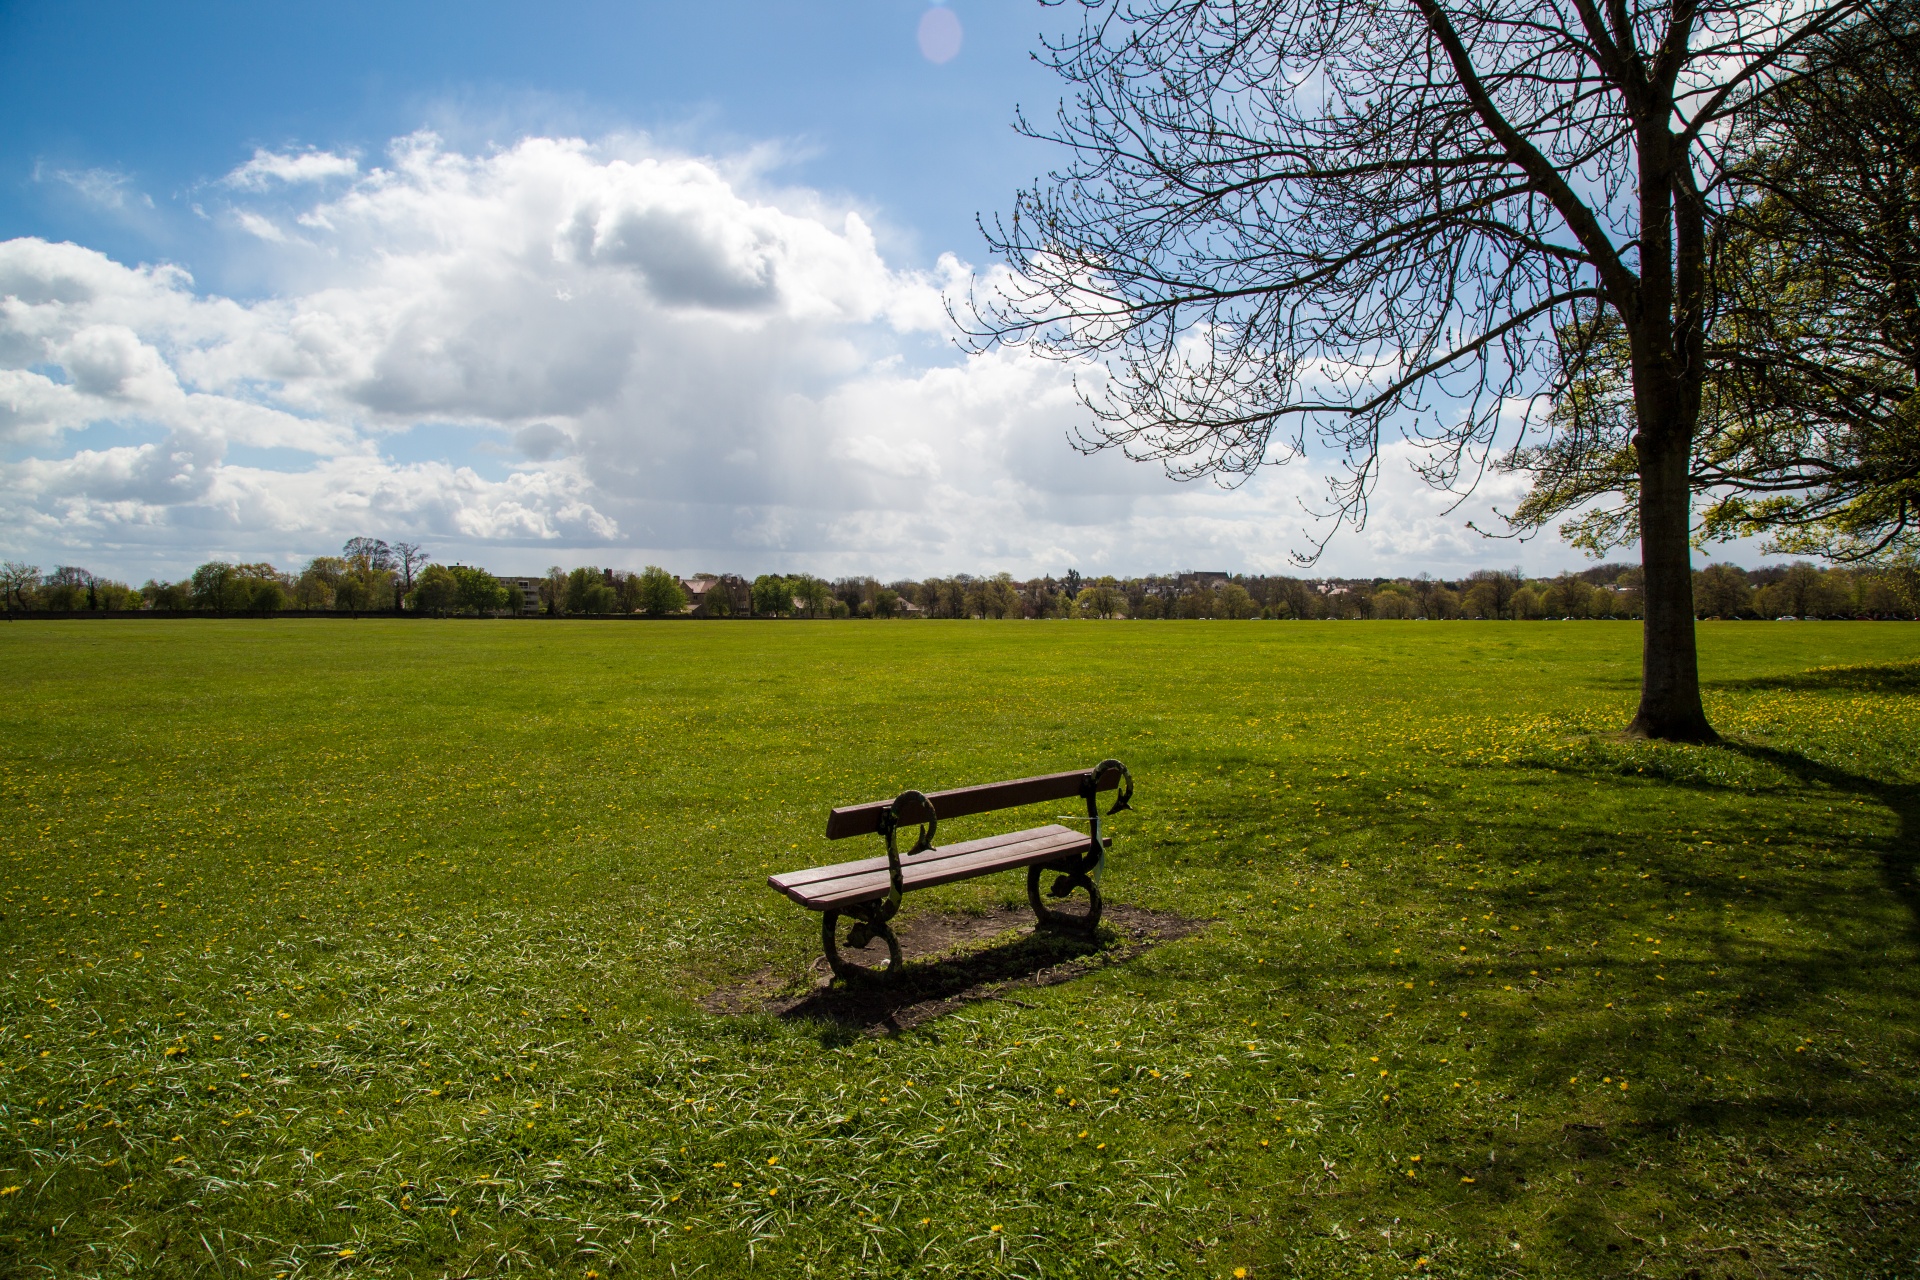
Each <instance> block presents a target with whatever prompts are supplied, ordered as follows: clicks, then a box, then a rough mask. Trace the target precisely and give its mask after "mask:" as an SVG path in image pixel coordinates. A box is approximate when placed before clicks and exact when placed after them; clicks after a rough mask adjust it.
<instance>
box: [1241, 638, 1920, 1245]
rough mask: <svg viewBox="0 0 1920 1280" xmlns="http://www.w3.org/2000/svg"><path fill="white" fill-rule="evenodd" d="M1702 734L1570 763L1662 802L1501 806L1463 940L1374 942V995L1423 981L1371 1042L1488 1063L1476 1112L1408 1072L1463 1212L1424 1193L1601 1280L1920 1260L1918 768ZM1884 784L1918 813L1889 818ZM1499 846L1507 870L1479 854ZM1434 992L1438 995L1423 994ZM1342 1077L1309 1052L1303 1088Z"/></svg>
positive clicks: (1311, 988) (1490, 824)
mask: <svg viewBox="0 0 1920 1280" xmlns="http://www.w3.org/2000/svg"><path fill="white" fill-rule="evenodd" d="M1893 670H1895V672H1897V674H1905V668H1893ZM1887 679H1889V676H1887V674H1885V670H1880V668H1874V670H1870V672H1868V674H1864V676H1862V674H1860V672H1859V670H1837V672H1809V674H1805V677H1795V681H1799V683H1789V685H1786V687H1801V689H1876V691H1885V689H1887V687H1889V683H1887ZM1774 687H1780V685H1774ZM1720 752H1724V754H1722V756H1720V760H1722V764H1720V766H1715V764H1713V760H1709V758H1707V756H1713V754H1720ZM1688 754H1690V756H1693V758H1695V760H1693V764H1688V766H1686V768H1684V770H1680V771H1676V773H1674V775H1672V777H1653V775H1651V768H1647V771H1645V773H1642V771H1640V768H1638V766H1640V764H1644V762H1642V760H1640V758H1636V760H1634V766H1636V771H1634V773H1624V775H1622V771H1620V770H1617V768H1609V762H1605V760H1599V758H1594V760H1588V762H1584V768H1580V766H1574V768H1569V764H1567V762H1555V766H1557V770H1559V771H1561V773H1563V775H1584V777H1582V783H1580V785H1584V781H1586V777H1592V779H1594V781H1603V783H1628V787H1626V789H1622V791H1617V793H1615V796H1613V798H1615V800H1619V802H1620V804H1626V806H1636V808H1638V806H1644V810H1642V814H1640V816H1638V818H1634V819H1626V821H1622V818H1620V816H1619V812H1617V810H1615V808H1611V806H1609V804H1596V808H1594V810H1592V812H1590V814H1582V812H1580V810H1578V808H1574V806H1576V804H1578V794H1576V793H1572V794H1563V800H1565V802H1567V806H1565V808H1557V810H1555V808H1548V812H1544V814H1542V812H1540V806H1530V796H1521V798H1517V800H1515V802H1511V804H1509V806H1507V812H1505V814H1498V812H1488V814H1476V816H1475V823H1476V825H1478V827H1480V835H1482V842H1480V844H1478V848H1476V852H1475V854H1467V856H1465V858H1459V860H1457V862H1455V858H1450V862H1448V867H1450V869H1448V871H1440V873H1438V875H1450V873H1452V875H1455V879H1459V881H1469V877H1471V881H1469V883H1463V885H1459V887H1455V889H1453V890H1452V892H1448V894H1446V898H1448V900H1450V902H1457V904H1459V910H1455V912H1452V915H1461V917H1463V919H1459V921H1457V925H1455V923H1453V921H1452V919H1434V921H1432V933H1434V936H1432V942H1434V944H1438V954H1436V956H1434V958H1432V960H1419V961H1413V963H1411V965H1407V963H1405V961H1402V963H1400V965H1398V967H1396V961H1394V960H1390V958H1386V956H1373V958H1367V956H1363V954H1354V952H1350V954H1352V956H1354V958H1356V960H1357V961H1359V963H1357V965H1354V967H1352V969H1348V973H1346V975H1344V977H1346V981H1350V983H1352V986H1350V994H1348V1000H1352V1004H1348V1006H1346V1007H1348V1009H1361V1007H1363V1002H1365V1000H1367V998H1369V996H1373V998H1377V996H1375V992H1379V990H1380V988H1382V986H1384V988H1388V990H1392V988H1396V986H1398V988H1405V990H1407V992H1409V996H1404V998H1400V996H1396V1004H1398V1007H1396V1011H1394V1015H1392V1017H1394V1021H1392V1023H1384V1021H1377V1023H1373V1027H1367V1029H1361V1031H1357V1034H1373V1036H1382V1038H1384V1036H1386V1034H1392V1032H1398V1034H1407V1036H1409V1040H1407V1042H1404V1048H1402V1050H1400V1052H1405V1055H1407V1061H1409V1075H1411V1073H1413V1071H1419V1069H1417V1067H1413V1063H1417V1061H1421V1059H1425V1063H1423V1067H1425V1065H1430V1063H1434V1061H1448V1057H1452V1059H1453V1061H1455V1063H1459V1061H1469V1063H1476V1065H1478V1071H1480V1079H1478V1080H1467V1082H1465V1090H1467V1092H1478V1100H1476V1105H1465V1107H1457V1109H1455V1107H1448V1105H1432V1094H1427V1096H1425V1098H1421V1092H1419V1090H1421V1088H1425V1086H1430V1084H1428V1080H1419V1084H1411V1086H1409V1094H1413V1100H1411V1103H1409V1105H1411V1107H1419V1109H1421V1115H1419V1119H1417V1121H1415V1128H1417V1132H1419V1134H1421V1140H1423V1142H1425V1144H1427V1159H1425V1161H1423V1169H1425V1173H1428V1174H1436V1173H1438V1174H1442V1176H1440V1180H1438V1182H1436V1184H1434V1186H1432V1188H1430V1190H1432V1194H1434V1196H1438V1197H1440V1201H1442V1203H1440V1205H1438V1207H1434V1205H1432V1203H1428V1205H1425V1207H1423V1209H1421V1211H1423V1213H1425V1211H1434V1213H1444V1215H1446V1217H1444V1219H1440V1217H1432V1219H1430V1221H1432V1222H1440V1221H1444V1222H1446V1224H1448V1226H1450V1228H1467V1230H1469V1234H1475V1232H1480V1230H1484V1232H1488V1234H1492V1236H1496V1238H1498V1236H1505V1234H1507V1232H1509V1230H1517V1232H1519V1234H1515V1240H1519V1236H1521V1234H1524V1232H1528V1230H1536V1232H1542V1234H1546V1236H1551V1238H1555V1240H1557V1242H1559V1244H1561V1245H1565V1249H1567V1251H1569V1253H1571V1255H1576V1257H1582V1259H1588V1261H1590V1265H1592V1270H1580V1272H1576V1274H1596V1276H1597V1274H1630V1272H1634V1274H1661V1276H1672V1278H1680V1276H1690V1278H1695V1280H1699V1278H1709V1276H1724V1278H1728V1280H1732V1278H1734V1276H1740V1278H1747V1276H1772V1274H1811V1272H1820V1274H1836V1276H1837V1274H1859V1276H1889V1274H1920V1176H1916V1174H1914V1169H1916V1163H1914V1161H1916V1159H1920V1140H1916V1136H1914V1125H1912V1111H1914V1075H1912V1046H1914V1032H1912V1023H1910V1021H1908V1019H1910V1017H1912V1009H1914V1007H1920V963H1916V958H1920V885H1916V879H1920V785H1912V783H1907V781H1885V779H1878V777H1870V775H1864V773H1857V771H1851V770H1847V768H1836V766H1832V764H1826V762H1822V760H1814V758H1811V756H1807V754H1801V752H1797V750H1786V748H1778V747H1766V745H1757V743H1743V741H1724V743H1718V745H1716V747H1701V748H1690V752H1688ZM1682 764H1686V762H1682ZM1726 766H1736V768H1734V771H1736V773H1740V771H1751V770H1753V768H1755V766H1764V771H1766V773H1768V775H1770V777H1772V781H1770V783H1768V785H1766V787H1764V791H1766V793H1774V794H1770V796H1768V800H1766V802H1768V804H1776V802H1778V804H1784V806H1788V810H1789V814H1788V816H1789V831H1788V835H1789V839H1788V842H1786V844H1778V842H1776V844H1772V846H1766V848H1763V844H1761V831H1753V829H1749V827H1747V825H1745V823H1747V821H1749V818H1747V810H1745V808H1743V806H1738V804H1734V806H1728V808H1720V804H1718V802H1716V800H1713V802H1711V800H1709V796H1715V794H1718V796H1728V794H1730V793H1747V794H1755V793H1753V789H1751V783H1749V785H1740V783H1738V781H1732V783H1728V781H1722V779H1718V777H1716V775H1718V773H1726V771H1728V768H1726ZM1511 768H1517V770H1519V768H1528V770H1530V768H1532V766H1523V764H1515V766H1511ZM1548 777H1549V775H1540V779H1538V781H1546V779H1548ZM1528 781H1534V779H1528ZM1563 781H1565V777H1563ZM1857 802H1866V804H1872V806H1884V808H1885V810H1887V816H1891V818H1893V821H1891V823H1887V821H1884V819H1882V821H1872V823H1866V825H1862V823H1859V821H1857V819H1855V818H1851V816H1853V814H1860V806H1859V804H1857ZM1563 818H1571V819H1574V821H1571V823H1559V819H1563ZM1889 827H1891V831H1889ZM1630 833H1634V835H1630ZM1427 835H1428V839H1432V833H1427ZM1636 837H1645V842H1644V846H1636ZM1690 837H1692V839H1690ZM1747 837H1751V841H1753V844H1751V846H1747V844H1745V842H1743V841H1745V839H1747ZM1772 837H1774V841H1780V831H1772ZM1459 839H1463V841H1473V835H1471V833H1467V831H1461V833H1459ZM1709 842H1711V844H1709ZM1628 850H1630V852H1628ZM1446 852H1448V854H1452V850H1446ZM1482 858H1484V862H1486V867H1484V885H1486V887H1484V889H1482V887H1480V883H1478V881H1482V871H1480V869H1478V867H1475V869H1471V871H1467V873H1465V875H1461V865H1459V864H1461V862H1465V864H1469V865H1471V864H1475V862H1478V860H1482ZM1542 860H1544V862H1546V864H1549V865H1551V864H1561V865H1563V867H1567V873H1565V875H1551V873H1549V879H1548V883H1540V879H1536V875H1530V873H1528V869H1530V867H1536V865H1538V864H1540V862H1542ZM1576 864H1578V865H1576ZM1588 864H1592V865H1588ZM1609 867H1611V875H1609V873H1607V871H1609ZM1642 873H1649V875H1647V877H1645V879H1644V877H1642ZM1549 885H1551V887H1549ZM1438 889H1440V887H1438V885H1436V890H1438ZM1459 889H1469V890H1471V898H1469V894H1461V892H1459ZM1475 890H1476V892H1475ZM1469 902H1473V906H1475V910H1473V912H1469V910H1467V904H1469ZM1467 915H1471V917H1473V919H1465V917H1467ZM1482 921H1484V923H1486V927H1484V929H1482V927H1480V925H1482ZM1511 925H1519V929H1509V927H1511ZM1496 938H1498V940H1496ZM1549 944H1551V946H1549ZM1455 946H1459V952H1461V954H1459V956H1457V960H1455V956H1453V952H1455ZM1469 948H1471V954H1473V960H1469ZM1396 956H1398V952H1396ZM1302 969H1304V971H1302V981H1300V983H1298V984H1296V988H1294V992H1292V996H1294V998H1298V1002H1300V1004H1302V1006H1304V1007H1308V1009H1311V1007H1313V1006H1319V1007H1321V1011H1323V1013H1325V1015H1327V1017H1329V1019H1332V1025H1331V1027H1329V1032H1327V1034H1329V1036H1332V1038H1340V1036H1356V1029H1354V1025H1352V1017H1354V1015H1352V1013H1338V1011H1336V1009H1338V1006H1332V1004H1329V1002H1327V992H1325V988H1323V986H1321V984H1317V983H1313V981H1311V979H1313V977H1317V975H1315V973H1311V965H1304V967H1302ZM1252 973H1254V971H1252V969H1248V971H1246V975H1248V977H1252ZM1409 977H1417V979H1438V986H1432V988H1430V990H1428V984H1427V983H1425V981H1423V983H1421V986H1417V988H1415V986H1407V984H1405V983H1404V979H1409ZM1413 990H1419V992H1421V996H1425V1000H1423V1002H1419V1004H1411V992H1413ZM1463 1015H1465V1017H1463ZM1388 1029H1392V1032H1388ZM1461 1052H1463V1054H1461ZM1442 1055H1444V1057H1442ZM1382 1065H1384V1063H1382ZM1453 1069H1455V1071H1457V1069H1459V1067H1457V1065H1455V1067H1453ZM1283 1071H1284V1069H1283ZM1442 1071H1446V1069H1442ZM1415 1079H1419V1077H1415ZM1626 1084H1630V1088H1624V1090H1622V1086H1626ZM1323 1086H1325V1080H1323V1079H1321V1077H1315V1075H1311V1073H1306V1071H1302V1075H1300V1079H1298V1086H1296V1088H1298V1090H1300V1092H1302V1094H1309V1092H1313V1090H1319V1088H1323ZM1440 1088H1446V1090H1452V1088H1453V1086H1450V1084H1446V1082H1442V1084H1440ZM1453 1096H1455V1098H1461V1096H1467V1094H1465V1092H1463V1094H1453ZM1442 1098H1446V1094H1442ZM1396 1105H1398V1102H1396ZM1382 1121H1384V1123H1388V1125H1390V1123H1392V1121H1390V1119H1388V1117H1386V1113H1382ZM1382 1176H1384V1174H1382ZM1402 1176H1404V1174H1402ZM1348 1178H1350V1182H1354V1174H1348ZM1363 1186H1365V1184H1363V1182H1361V1184H1359V1188H1363ZM1409 1186H1411V1184H1409ZM1359 1188H1354V1186H1348V1188H1342V1190H1340V1192H1329V1194H1331V1196H1344V1194H1352V1192H1354V1190H1359ZM1442 1188H1444V1190H1442ZM1357 1203H1371V1201H1357V1199H1356V1205H1357ZM1346 1211H1350V1213H1352V1211H1359V1209H1346ZM1369 1211H1371V1209H1369ZM1469 1224H1471V1226H1469Z"/></svg>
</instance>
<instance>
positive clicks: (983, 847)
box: [767, 760, 1133, 979]
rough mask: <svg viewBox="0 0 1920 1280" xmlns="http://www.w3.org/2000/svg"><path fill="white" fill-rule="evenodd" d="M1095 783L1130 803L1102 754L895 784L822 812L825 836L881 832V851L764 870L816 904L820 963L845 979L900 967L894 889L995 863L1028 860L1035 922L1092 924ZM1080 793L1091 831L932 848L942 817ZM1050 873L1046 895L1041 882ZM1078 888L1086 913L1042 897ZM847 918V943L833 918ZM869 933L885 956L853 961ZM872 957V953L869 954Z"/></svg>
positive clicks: (1053, 828) (1046, 830)
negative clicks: (1090, 763)
mask: <svg viewBox="0 0 1920 1280" xmlns="http://www.w3.org/2000/svg"><path fill="white" fill-rule="evenodd" d="M1102 791H1116V792H1117V793H1118V794H1117V795H1116V796H1115V797H1114V801H1113V805H1112V807H1111V808H1109V809H1108V810H1107V815H1108V816H1111V815H1113V814H1116V813H1119V812H1120V811H1121V810H1123V809H1127V808H1129V807H1131V806H1130V805H1129V804H1128V801H1130V800H1132V799H1133V775H1131V774H1130V773H1128V772H1127V766H1125V765H1124V764H1121V763H1120V762H1119V761H1118V760H1102V761H1101V762H1100V763H1099V764H1097V765H1095V766H1094V767H1093V768H1091V769H1082V770H1074V771H1072V772H1069V773H1049V774H1043V775H1041V776H1040V777H1037V778H1015V779H1013V780H1011V781H1008V782H989V783H986V784H984V785H981V786H974V787H960V788H957V789H955V790H952V791H935V792H933V793H932V794H924V793H922V792H919V791H902V792H901V793H900V794H899V795H897V796H895V797H894V798H893V799H891V800H875V801H872V802H870V803H868V804H856V805H847V806H845V807H843V808H839V809H835V810H833V811H832V812H831V813H829V814H828V815H827V839H829V840H844V839H846V838H847V837H848V836H865V835H879V836H880V837H881V838H882V839H884V840H885V841H886V842H887V854H886V856H885V857H884V858H881V857H874V858H862V859H860V860H858V861H855V862H841V863H836V864H834V865H833V866H828V867H810V868H808V869H807V870H804V871H788V872H785V873H783V874H780V875H773V876H768V877H767V883H768V884H770V885H772V886H773V887H774V888H776V889H778V890H779V891H780V892H782V893H784V894H786V895H787V896H788V897H789V898H792V899H793V900H794V901H795V902H797V903H799V904H800V905H801V906H803V907H806V908H807V909H808V910H810V911H818V912H820V913H821V919H820V940H821V946H822V947H823V949H824V950H825V951H826V953H827V963H828V964H829V965H831V966H833V971H834V973H835V974H837V975H838V976H840V977H842V978H848V979H852V978H856V977H860V976H863V975H867V974H871V973H875V972H880V971H884V972H887V973H893V972H897V971H898V970H899V968H900V940H899V939H898V938H896V937H895V936H894V932H893V929H892V927H891V926H890V925H889V924H888V923H887V922H888V921H889V920H891V919H892V918H893V915H894V913H895V912H896V911H898V910H899V909H900V898H901V895H903V894H905V893H907V892H908V891H909V890H913V889H931V888H932V887H934V886H935V885H941V884H952V883H954V882H955V881H957V880H971V879H973V878H974V877H975V876H985V875H992V874H993V873H994V872H996V871H1011V870H1014V869H1016V868H1019V867H1025V868H1026V869H1027V901H1028V902H1029V903H1031V904H1032V905H1033V914H1034V916H1035V917H1036V918H1037V919H1038V921H1039V922H1040V923H1041V924H1042V925H1048V926H1053V927H1060V928H1079V929H1084V930H1087V931H1089V932H1091V931H1092V930H1093V928H1094V927H1095V926H1096V925H1098V924H1099V923H1100V908H1101V899H1100V885H1099V879H1100V872H1101V869H1102V867H1103V866H1104V865H1105V863H1106V856H1107V850H1108V849H1109V848H1110V847H1112V845H1113V837H1111V836H1109V835H1105V834H1104V833H1102V831H1101V830H1100V819H1101V816H1102V815H1101V813H1100V802H1099V794H1100V792H1102ZM1074 796H1078V797H1080V798H1082V799H1084V800H1085V801H1086V804H1087V825H1088V827H1089V828H1090V829H1089V830H1088V831H1084V832H1081V831H1074V830H1072V829H1071V828H1068V827H1063V826H1061V825H1059V824H1058V823H1050V824H1048V825H1047V826H1044V827H1029V828H1027V829H1026V830H1024V831H1009V832H1007V833H1006V834H1004V835H997V836H987V837H985V838H983V839H979V840H965V841H962V842H960V843H959V844H950V845H946V846H944V847H936V846H935V845H934V843H933V836H934V833H935V832H936V831H937V830H938V829H939V826H940V822H941V820H942V819H952V818H963V817H966V816H968V815H970V814H976V813H992V812H995V811H997V810H1001V809H1014V808H1018V807H1020V806H1021V805H1029V804H1040V803H1043V802H1045V801H1049V800H1065V799H1068V798H1070V797H1074ZM913 826H918V827H919V828H920V835H919V838H918V839H917V840H915V841H914V843H913V847H912V848H910V849H908V850H907V851H906V853H905V854H902V853H901V852H900V848H899V843H898V839H897V835H898V832H899V831H900V829H901V828H903V827H913ZM1049 871H1051V872H1054V873H1056V874H1055V876H1054V881H1053V884H1052V886H1051V887H1050V888H1049V890H1048V892H1047V894H1046V895H1045V897H1043V896H1042V895H1041V892H1040V886H1041V881H1042V879H1043V877H1044V875H1045V873H1046V872H1049ZM1076 889H1079V890H1081V891H1083V892H1084V893H1085V894H1086V895H1087V909H1086V912H1085V913H1084V914H1081V915H1074V914H1071V913H1069V912H1065V911H1061V910H1059V909H1058V908H1056V907H1053V906H1050V905H1048V903H1047V901H1046V898H1054V899H1064V898H1068V897H1071V896H1072V894H1073V891H1074V890H1076ZM843 918H844V919H847V920H850V921H851V922H852V923H851V924H850V926H849V928H848V931H847V936H846V939H845V941H844V942H842V940H841V939H840V936H839V932H840V921H841V920H842V919H843ZM875 939H879V940H880V941H883V942H885V943H886V946H887V963H886V966H885V969H884V970H881V969H880V968H879V966H878V965H873V966H868V965H863V964H859V963H856V962H855V961H854V960H852V959H849V958H848V957H847V956H845V955H843V954H842V948H843V947H844V948H845V949H846V950H849V951H864V950H865V949H866V948H867V946H868V945H869V944H870V943H872V942H873V941H874V940H875ZM876 959H877V957H876Z"/></svg>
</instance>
